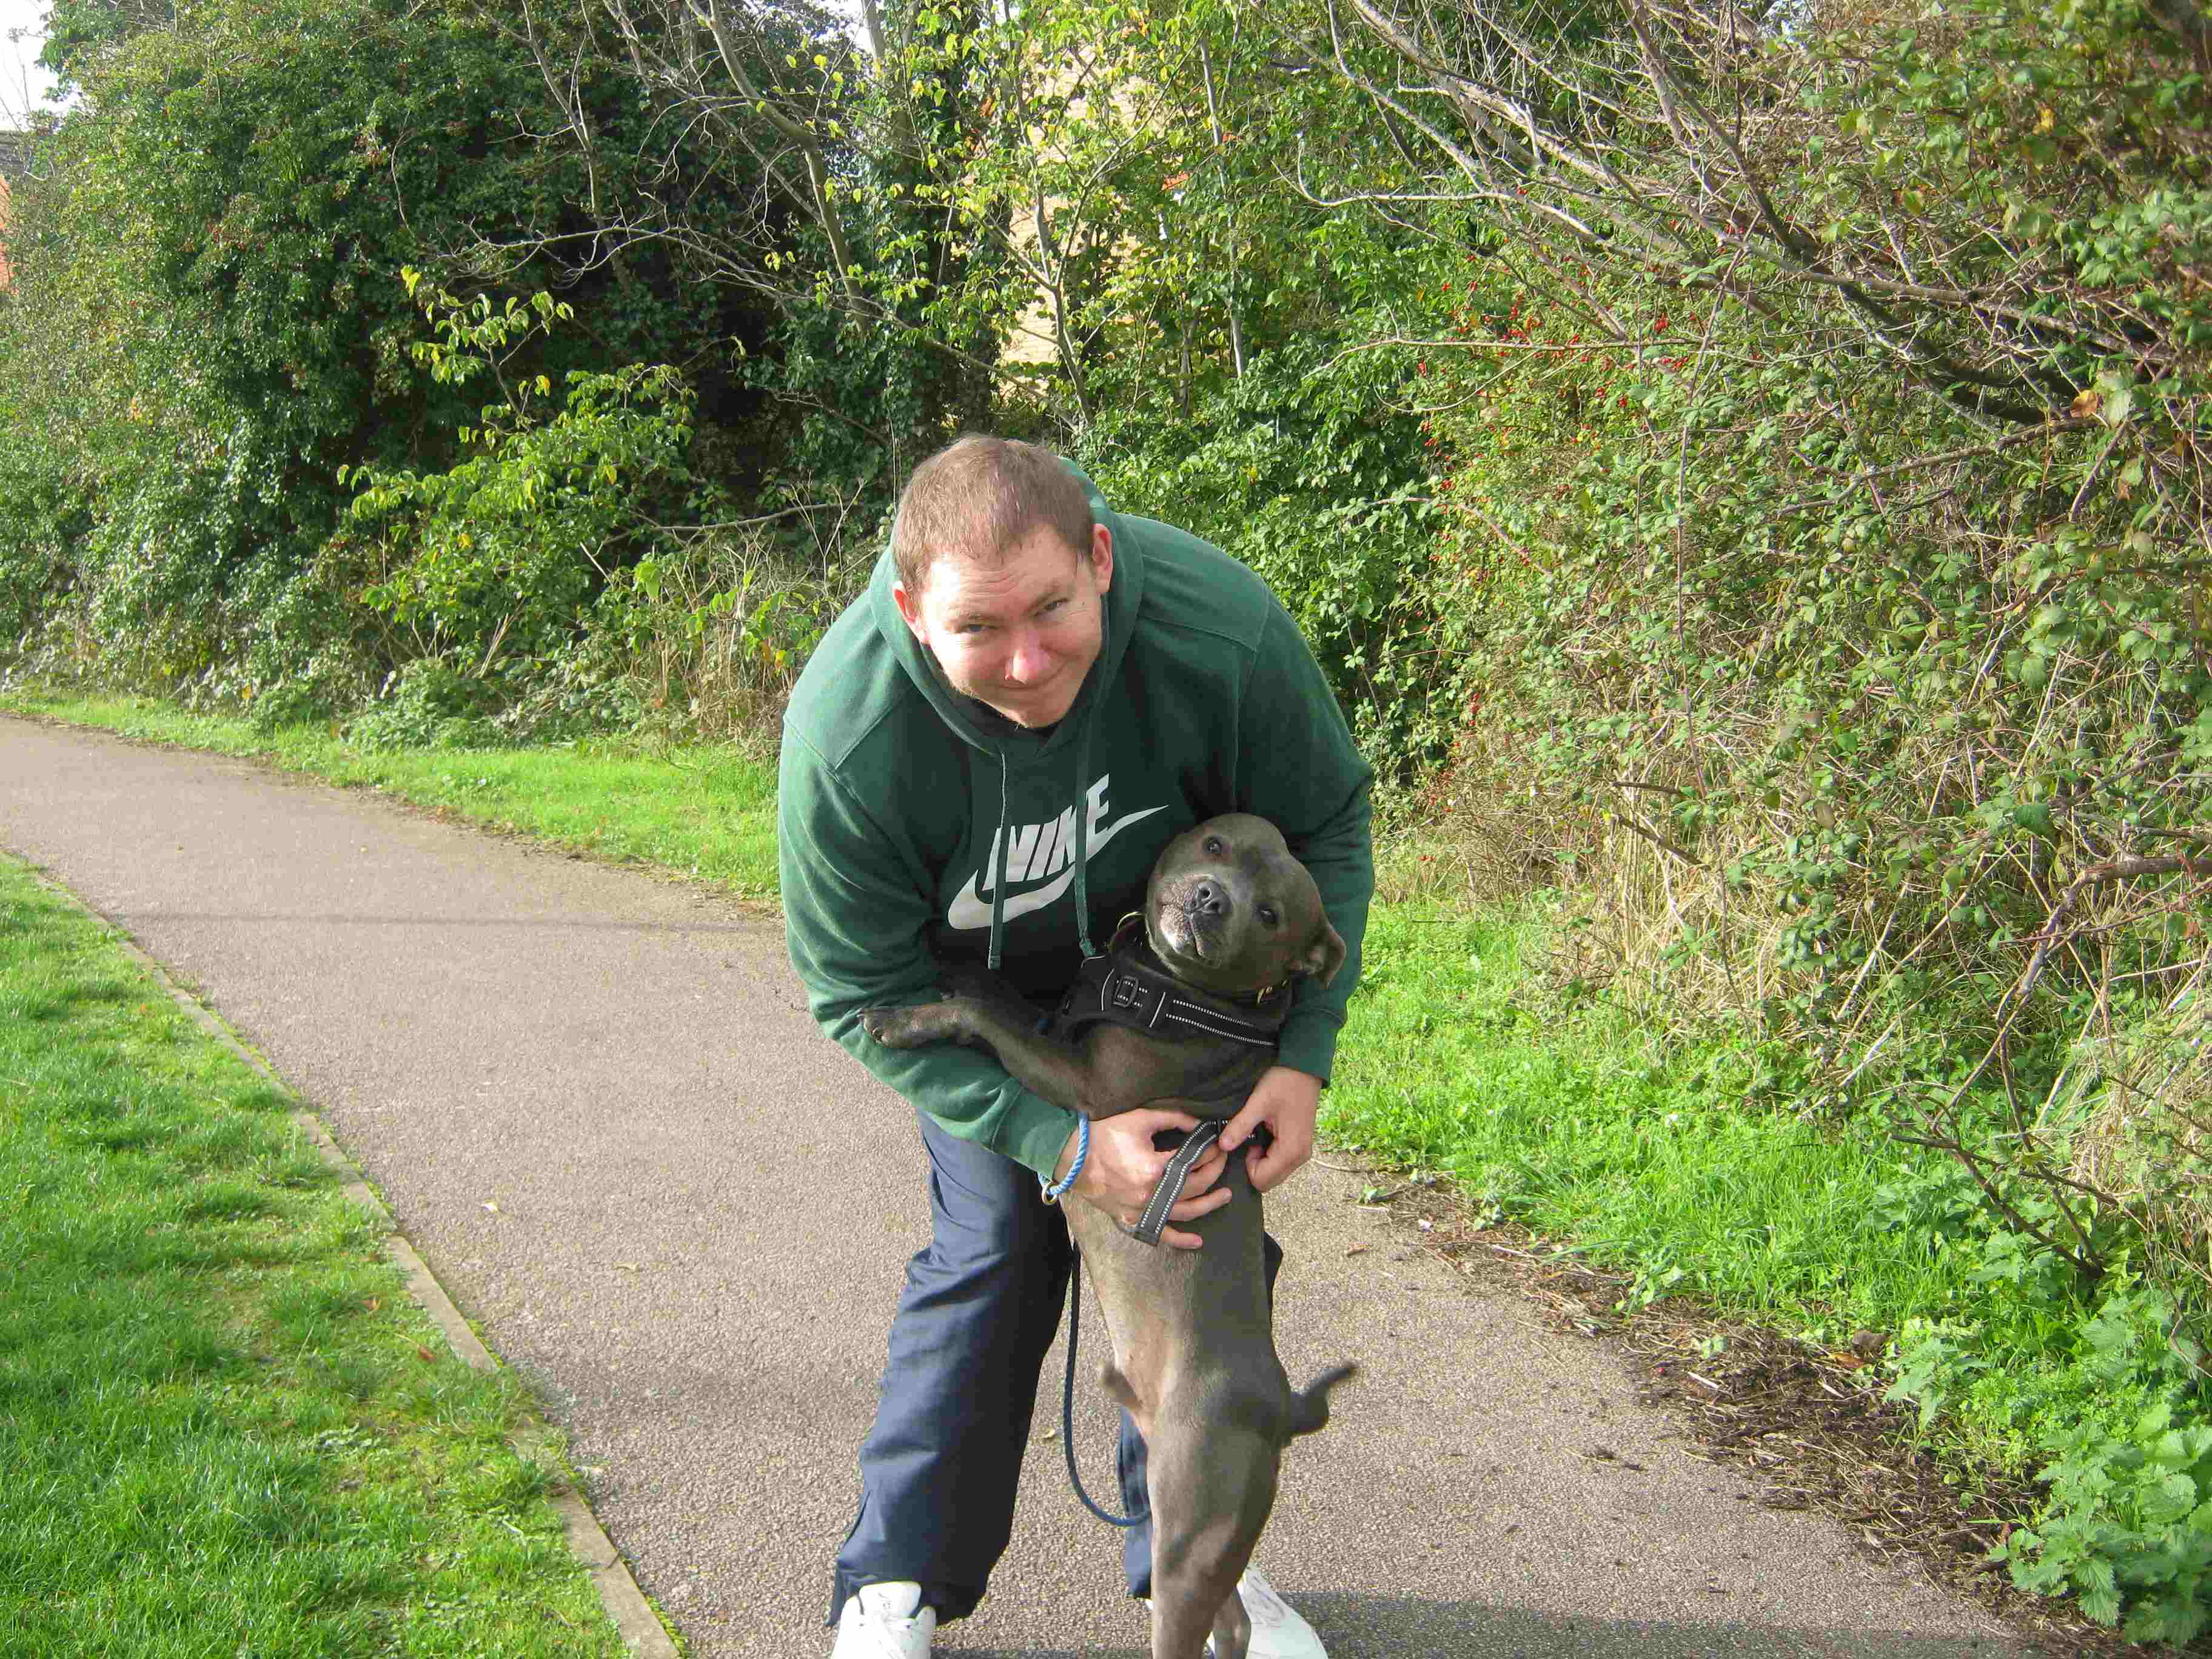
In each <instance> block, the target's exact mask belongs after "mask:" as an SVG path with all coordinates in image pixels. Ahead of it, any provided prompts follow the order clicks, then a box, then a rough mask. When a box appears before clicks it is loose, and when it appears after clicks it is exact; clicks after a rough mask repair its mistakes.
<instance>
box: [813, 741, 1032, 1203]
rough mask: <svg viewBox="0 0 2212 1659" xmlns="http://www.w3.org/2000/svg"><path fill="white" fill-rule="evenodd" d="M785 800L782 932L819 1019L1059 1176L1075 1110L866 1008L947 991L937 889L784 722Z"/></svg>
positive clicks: (924, 1095)
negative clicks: (864, 1024) (882, 1028)
mask: <svg viewBox="0 0 2212 1659" xmlns="http://www.w3.org/2000/svg"><path fill="white" fill-rule="evenodd" d="M776 814H777V832H778V833H777V842H778V847H777V860H778V863H779V865H780V866H781V876H782V884H783V913H784V934H785V941H786V943H787V945H788V946H789V948H790V951H791V963H792V966H793V968H794V969H797V970H798V973H799V980H800V982H801V983H803V984H804V985H805V987H806V999H807V1005H808V1006H809V1008H810V1009H811V1011H812V1012H813V1015H814V1018H815V1021H816V1023H817V1024H819V1025H820V1026H821V1027H822V1029H823V1030H825V1031H827V1032H828V1033H829V1035H830V1036H832V1037H833V1038H835V1039H836V1041H837V1042H838V1043H839V1044H840V1045H842V1047H843V1048H845V1049H847V1050H848V1052H849V1053H851V1054H853V1055H854V1058H856V1059H857V1060H860V1063H861V1064H862V1065H863V1066H866V1067H867V1068H868V1070H869V1071H871V1072H872V1073H874V1074H875V1075H876V1076H877V1077H878V1079H881V1080H882V1081H883V1082H884V1083H886V1084H888V1085H890V1087H891V1088H893V1089H895V1090H896V1091H898V1092H899V1093H900V1094H902V1095H903V1096H905V1097H906V1098H907V1099H908V1100H909V1101H911V1102H912V1103H914V1104H915V1105H916V1106H917V1107H919V1108H920V1109H921V1110H923V1111H925V1112H927V1113H928V1114H929V1115H930V1116H932V1117H933V1118H934V1119H936V1120H937V1121H938V1122H939V1123H940V1124H942V1125H943V1126H944V1127H945V1129H946V1131H947V1132H949V1133H952V1134H955V1135H957V1136H958V1137H960V1139H963V1140H973V1141H978V1142H980V1143H981V1144H982V1145H983V1146H988V1147H990V1148H991V1149H992V1150H993V1151H994V1152H1001V1153H1004V1154H1005V1155H1006V1157H1008V1158H1012V1159H1013V1160H1014V1161H1015V1162H1017V1163H1018V1164H1025V1165H1027V1166H1028V1167H1029V1168H1030V1169H1032V1170H1036V1171H1037V1172H1038V1173H1039V1174H1042V1175H1050V1174H1051V1173H1053V1171H1054V1169H1055V1168H1056V1167H1057V1165H1058V1164H1059V1161H1060V1150H1061V1148H1062V1147H1063V1146H1066V1142H1067V1138H1068V1136H1069V1135H1070V1134H1072V1133H1074V1129H1075V1117H1074V1114H1073V1113H1071V1112H1067V1111H1064V1110H1062V1109H1060V1108H1059V1107H1057V1106H1055V1105H1054V1104H1053V1103H1051V1102H1050V1101H1048V1100H1046V1099H1044V1098H1042V1097H1041V1096H1038V1095H1036V1094H1033V1093H1031V1092H1030V1091H1029V1090H1028V1089H1026V1088H1024V1087H1023V1086H1022V1085H1020V1084H1019V1083H1017V1082H1016V1081H1015V1080H1014V1079H1012V1077H1010V1076H1008V1075H1007V1073H1006V1070H1005V1068H1004V1067H1002V1066H1000V1065H999V1063H998V1062H997V1061H996V1060H993V1059H992V1058H991V1057H990V1056H989V1055H987V1054H979V1053H978V1052H976V1051H975V1049H973V1048H960V1047H958V1046H957V1045H954V1044H951V1043H933V1044H931V1045H930V1046H928V1047H927V1048H912V1049H904V1050H902V1049H897V1048H885V1047H884V1045H883V1044H881V1043H879V1042H876V1041H875V1040H874V1039H873V1038H872V1037H871V1036H869V1035H868V1034H867V1032H866V1031H865V1030H862V1029H861V1026H860V1011H861V1010H862V1009H865V1008H877V1007H895V1006H902V1005H904V1004H908V1003H916V1002H927V1001H929V1000H933V998H935V997H936V995H937V994H938V968H937V963H936V959H935V958H934V957H933V955H932V954H931V952H930V950H929V945H928V927H929V920H930V914H931V902H930V899H931V890H930V887H929V885H928V878H927V872H926V871H924V870H923V869H922V867H921V863H920V861H919V860H917V859H916V858H915V856H914V854H913V849H912V848H911V847H910V845H909V844H908V842H906V841H905V840H904V839H903V838H902V837H897V836H893V835H892V834H890V832H888V831H887V830H885V829H884V827H883V826H882V825H881V824H880V823H878V822H877V820H876V819H875V817H874V816H873V815H872V813H870V812H869V811H867V809H866V806H865V805H863V804H862V803H861V802H860V800H859V799H857V798H856V796H855V795H854V792H853V791H852V790H851V789H850V788H849V787H848V786H847V784H846V781H844V780H843V779H842V778H840V777H839V776H838V775H837V774H836V772H835V770H833V769H831V768H830V766H829V764H828V763H826V762H825V761H824V760H823V757H822V756H821V755H820V754H819V753H818V752H817V750H815V748H814V746H813V745H812V744H810V743H809V742H808V741H807V740H806V738H805V736H804V735H803V734H801V733H800V732H796V731H794V730H792V729H791V728H790V727H788V726H787V727H786V729H785V732H784V740H783V754H782V761H781V784H780V787H779V793H778V799H777V807H776Z"/></svg>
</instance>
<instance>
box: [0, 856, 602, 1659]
mask: <svg viewBox="0 0 2212 1659" xmlns="http://www.w3.org/2000/svg"><path fill="white" fill-rule="evenodd" d="M290 1109H291V1102H290V1101H289V1100H288V1099H287V1098H286V1097H283V1095H282V1094H281V1093H279V1092H278V1091H276V1090H274V1089H272V1088H270V1086H269V1085H267V1084H266V1083H264V1081H263V1080H262V1079H259V1078H258V1077H257V1076H255V1075H254V1073H252V1071H250V1070H249V1069H248V1068H247V1067H246V1066H244V1065H243V1064H242V1063H240V1061H239V1060H237V1059H236V1057H235V1056H234V1055H233V1054H230V1053H229V1052H228V1050H226V1049H224V1048H222V1047H221V1046H220V1045H219V1044H217V1043H216V1042H213V1041H212V1040H211V1039H210V1038H209V1037H208V1036H206V1035H205V1034H204V1032H202V1031H201V1030H200V1029H199V1028H198V1026H197V1024H195V1023H194V1022H193V1021H192V1020H191V1018H188V1017H187V1016H186V1015H185V1014H184V1013H183V1012H181V1011H180V1010H179V1009H178V1007H177V1006H176V1005H175V1004H174V1003H173V1001H172V1000H170V998H169V997H168V995H167V994H166V993H165V992H164V991H162V990H161V988H160V987H157V986H155V984H154V983H152V982H151V981H149V979H148V978H147V977H146V976H145V975H143V973H142V972H141V971H140V970H139V969H137V966H136V965H135V964H134V963H132V962H131V960H130V959H129V958H128V957H126V956H125V955H124V954H123V952H122V951H120V950H119V949H118V947H117V945H116V944H115V942H114V941H113V939H112V938H110V937H109V936H108V934H107V933H106V929H104V928H103V927H101V925H100V924H99V923H98V922H97V921H94V919H92V918H90V917H88V916H87V915H85V914H84V913H83V912H82V911H81V910H78V909H77V908H75V907H74V906H72V905H70V904H69V903H67V902H64V901H63V900H62V899H60V898H58V897H57V896H54V895H52V893H50V892H48V891H47V890H45V889H44V888H42V887H41V886H40V885H39V884H37V883H36V882H34V881H33V879H32V878H31V877H30V876H29V875H28V873H27V872H25V871H24V870H23V869H22V868H21V866H17V865H16V864H15V863H14V862H12V861H10V860H0V1472H4V1476H0V1651H5V1652H6V1653H9V1654H11V1655H13V1654H22V1655H33V1654H35V1655H38V1656H40V1659H70V1656H78V1655H82V1656H85V1659H92V1656H100V1659H114V1656H118V1655H126V1654H127V1655H129V1656H131V1659H187V1656H190V1659H200V1656H206V1659H235V1656H239V1655H252V1656H253V1659H279V1656H290V1655H299V1656H310V1655H313V1656H324V1655H357V1654H367V1653H379V1654H386V1653H388V1654H395V1655H397V1654H404V1655H407V1656H410V1659H413V1656H420V1659H434V1656H448V1655H450V1656H454V1659H460V1656H465V1655H469V1656H474V1655H483V1654H489V1653H496V1654H499V1655H501V1656H513V1659H539V1656H544V1659H552V1656H606V1659H613V1656H617V1655H619V1654H621V1653H622V1652H623V1647H622V1644H621V1643H620V1641H619V1639H618V1638H617V1636H616V1635H615V1632H614V1630H613V1627H612V1626H611V1625H610V1624H609V1623H608V1621H607V1620H606V1619H605V1615H604V1614H603V1613H602V1612H601V1610H600V1608H599V1601H598V1598H597V1596H596V1595H595V1593H594V1592H593V1590H592V1585H591V1583H590V1581H589V1579H588V1578H587V1577H586V1576H585V1574H584V1571H583V1570H582V1569H581V1568H580V1566H579V1565H577V1564H576V1562H575V1561H574V1559H573V1558H572V1557H571V1556H570V1555H569V1553H568V1550H567V1548H566V1547H565V1545H564V1543H563V1541H562V1529H561V1524H560V1522H559V1520H558V1518H557V1516H556V1515H555V1514H554V1513H553V1511H552V1510H551V1509H550V1507H549V1506H548V1504H546V1503H545V1501H544V1487H545V1485H546V1482H547V1480H548V1479H549V1474H550V1471H549V1470H548V1469H546V1468H543V1467H541V1466H539V1465H538V1464H537V1463H534V1462H530V1461H526V1459H524V1458H523V1457H522V1456H520V1455H518V1454H517V1453H516V1452H515V1451H514V1450H513V1449H511V1448H510V1447H509V1445H508V1444H507V1439H506V1437H507V1434H508V1433H510V1432H511V1431H514V1430H516V1429H518V1428H520V1427H521V1426H523V1425H525V1424H526V1421H527V1420H528V1415H529V1407H528V1403H527V1401H526V1399H525V1397H524V1395H522V1393H521V1391H520V1389H519V1388H518V1387H517V1386H516V1385H515V1384H514V1383H512V1382H511V1381H510V1380H509V1379H507V1377H505V1376H497V1375H495V1376H483V1375H480V1374H478V1373H477V1372H475V1371H473V1370H471V1369H470V1368H469V1367H468V1366H467V1365H466V1364H464V1363H463V1362H462V1361H461V1360H459V1358H455V1357H454V1356H453V1354H452V1352H451V1351H450V1350H449V1349H447V1346H445V1343H444V1340H443V1339H442V1338H441V1336H440V1335H439V1334H437V1332H436V1330H435V1327H433V1326H432V1325H431V1324H430V1322H429V1321H428V1318H427V1317H426V1316H424V1315H423V1314H422V1312H421V1311H420V1310H418V1309H417V1308H416V1305H415V1304H414V1303H413V1302H412V1301H410V1299H409V1297H408V1296H407V1294H406V1291H405V1289H404V1285H403V1283H402V1281H401V1279H400V1276H399V1274H398V1272H397V1271H396V1270H395V1269H394V1268H392V1267H390V1266H389V1265H388V1264H387V1263H386V1261H385V1258H384V1255H383V1251H382V1248H381V1223H380V1220H378V1219H376V1218H374V1217H372V1215H371V1214H370V1213H368V1212H365V1211H363V1210H362V1207H361V1206H358V1205H356V1203H355V1202H353V1201H352V1200H349V1199H348V1198H347V1197H346V1196H345V1195H344V1194H343V1193H342V1192H341V1191H340V1190H339V1189H338V1188H337V1182H336V1180H335V1177H334V1176H333V1175H332V1174H331V1171H330V1170H329V1169H328V1168H327V1166H326V1165H325V1164H324V1162H323V1161H322V1159H321V1158H320V1157H319V1156H318V1154H317V1152H316V1151H315V1149H314V1146H313V1144H312V1142H310V1141H309V1140H308V1139H307V1137H306V1136H305V1135H304V1134H303V1133H301V1131H300V1130H299V1128H298V1127H296V1125H295V1123H294V1122H293V1121H292V1118H291V1115H290Z"/></svg>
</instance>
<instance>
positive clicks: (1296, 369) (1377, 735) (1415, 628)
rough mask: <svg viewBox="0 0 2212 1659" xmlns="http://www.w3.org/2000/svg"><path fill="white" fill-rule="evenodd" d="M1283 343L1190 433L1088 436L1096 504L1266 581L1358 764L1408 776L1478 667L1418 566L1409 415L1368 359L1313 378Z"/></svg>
mask: <svg viewBox="0 0 2212 1659" xmlns="http://www.w3.org/2000/svg"><path fill="white" fill-rule="evenodd" d="M1318 356H1319V350H1318V349H1317V348H1315V347H1311V346H1309V347H1306V348H1304V349H1299V348H1292V347H1285V348H1283V349H1279V350H1277V351H1272V352H1265V353H1261V354H1260V355H1258V356H1255V358H1254V359H1253V360H1252V362H1251V364H1250V366H1249V368H1248V370H1247V372H1246V373H1245V374H1243V376H1242V377H1240V378H1238V379H1237V380H1232V381H1231V382H1229V383H1228V384H1227V385H1225V386H1223V387H1221V388H1220V389H1219V390H1218V392H1215V393H1213V394H1212V395H1211V396H1209V397H1208V398H1206V399H1204V401H1203V402H1202V403H1201V404H1200V405H1199V406H1198V407H1197V409H1196V410H1194V415H1193V416H1192V418H1191V420H1190V421H1188V422H1172V421H1168V420H1164V419H1162V418H1160V417H1159V416H1158V415H1156V414H1155V413H1153V412H1152V411H1151V410H1135V411H1132V412H1130V413H1129V414H1127V415H1126V416H1121V417H1120V418H1116V419H1112V420H1108V421H1103V422H1100V423H1099V425H1098V426H1097V427H1096V428H1093V429H1092V430H1091V432H1090V433H1088V434H1086V435H1085V440H1084V442H1083V446H1082V457H1083V459H1084V462H1085V465H1086V466H1087V467H1088V468H1089V470H1090V471H1091V475H1092V477H1093V478H1094V479H1095V480H1096V482H1097V484H1098V487H1099V489H1101V490H1102V491H1103V493H1104V495H1105V496H1106V499H1107V500H1108V501H1111V502H1112V503H1113V504H1114V506H1115V508H1116V509H1117V510H1119V511H1122V512H1127V513H1142V514H1145V515H1146V516H1150V517H1157V518H1159V519H1162V520H1166V521H1168V522H1170V523H1172V524H1175V525H1176V526H1180V527H1181V528H1182V529H1185V530H1188V531H1190V532H1193V533H1194V534H1196V535H1200V536H1203V537H1205V538H1206V539H1207V540H1209V541H1211V542H1213V543H1214V544H1217V545H1218V546H1219V547H1221V548H1222V549H1223V550H1225V551H1226V552H1228V553H1230V554H1231V555H1232V556H1235V557H1237V558H1238V559H1241V560H1242V561H1243V562H1245V563H1246V564H1249V565H1250V566H1251V567H1252V568H1254V569H1255V570H1256V571H1257V572H1259V574H1261V576H1263V577H1265V578H1266V579H1267V582H1268V584H1269V586H1272V587H1273V589H1274V591H1275V592H1276V594H1277V596H1278V597H1279V598H1280V599H1281V600H1282V601H1283V604H1284V605H1285V608H1286V609H1287V610H1288V611H1290V613H1291V617H1293V618H1294V619H1295V620H1296V621H1297V623H1298V626H1299V628H1300V629H1302V630H1303V631H1304V634H1305V636H1306V639H1307V640H1308V641H1309V642H1310V644H1311V645H1312V646H1313V647H1314V651H1315V654H1316V656H1317V657H1318V658H1319V659H1320V661H1321V664H1322V669H1323V671H1325V672H1326V673H1327V674H1328V678H1329V682H1330V684H1331V685H1332V687H1333V688H1334V690H1335V692H1336V695H1337V701H1338V702H1340V704H1341V705H1342V706H1343V708H1344V710H1345V713H1346V717H1347V718H1348V719H1349V720H1351V722H1352V727H1353V731H1354V733H1355V735H1356V736H1357V737H1358V739H1359V741H1360V744H1361V748H1362V750H1363V752H1364V753H1365V754H1366V755H1367V756H1368V757H1369V758H1370V760H1372V761H1373V762H1374V763H1376V767H1377V769H1379V770H1380V771H1381V772H1383V774H1384V775H1386V776H1388V777H1391V778H1394V779H1396V780H1401V781H1402V780H1404V779H1406V778H1408V777H1410V776H1412V775H1414V774H1416V773H1417V772H1419V770H1420V769H1423V768H1424V767H1425V766H1429V765H1432V764H1434V763H1435V762H1436V761H1437V759H1438V758H1440V757H1442V756H1443V755H1444V754H1446V753H1448V752H1449V749H1450V745H1451V743H1452V740H1453V738H1454V737H1455V734H1456V732H1457V731H1458V729H1459V726H1460V724H1461V721H1462V716H1463V713H1464V701H1465V690H1464V688H1465V685H1466V684H1467V681H1468V677H1469V675H1470V674H1471V673H1472V672H1473V671H1474V664H1473V663H1472V661H1471V660H1470V659H1469V658H1468V656H1467V655H1466V654H1465V647H1466V642H1467V641H1468V634H1467V632H1466V624H1467V620H1468V619H1467V617H1466V616H1465V613H1464V612H1463V611H1461V610H1460V609H1459V608H1457V607H1455V606H1453V605H1449V604H1447V603H1444V602H1443V600H1444V595H1443V592H1442V591H1441V590H1440V586H1439V585H1437V584H1435V583H1433V582H1431V581H1430V580H1425V578H1426V576H1427V567H1428V565H1429V561H1430V559H1431V551H1432V547H1433V543H1434V539H1435V537H1436V534H1437V520H1438V518H1439V516H1440V515H1439V513H1438V512H1437V506H1436V503H1435V502H1434V501H1433V500H1432V499H1431V495H1430V492H1429V490H1428V489H1427V487H1426V472H1427V467H1426V464H1425V458H1424V457H1423V455H1422V453H1421V447H1420V441H1419V433H1418V431H1417V429H1416V427H1415V423H1414V422H1413V420H1412V418H1411V417H1409V416H1403V415H1397V414H1393V413H1391V412H1390V410H1389V404H1388V403H1387V402H1386V401H1385V399H1387V398H1389V397H1391V396H1392V395H1393V394H1395V393H1396V392H1399V390H1400V388H1398V387H1397V386H1395V385H1394V384H1393V382H1394V381H1395V369H1394V368H1392V367H1391V366H1390V365H1389V363H1388V362H1386V361H1384V360H1382V359H1380V358H1370V359H1368V360H1366V362H1364V363H1363V364H1362V366H1361V371H1360V372H1358V373H1356V374H1341V373H1340V374H1323V373H1319V372H1316V371H1317V369H1318V368H1319V362H1318Z"/></svg>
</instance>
